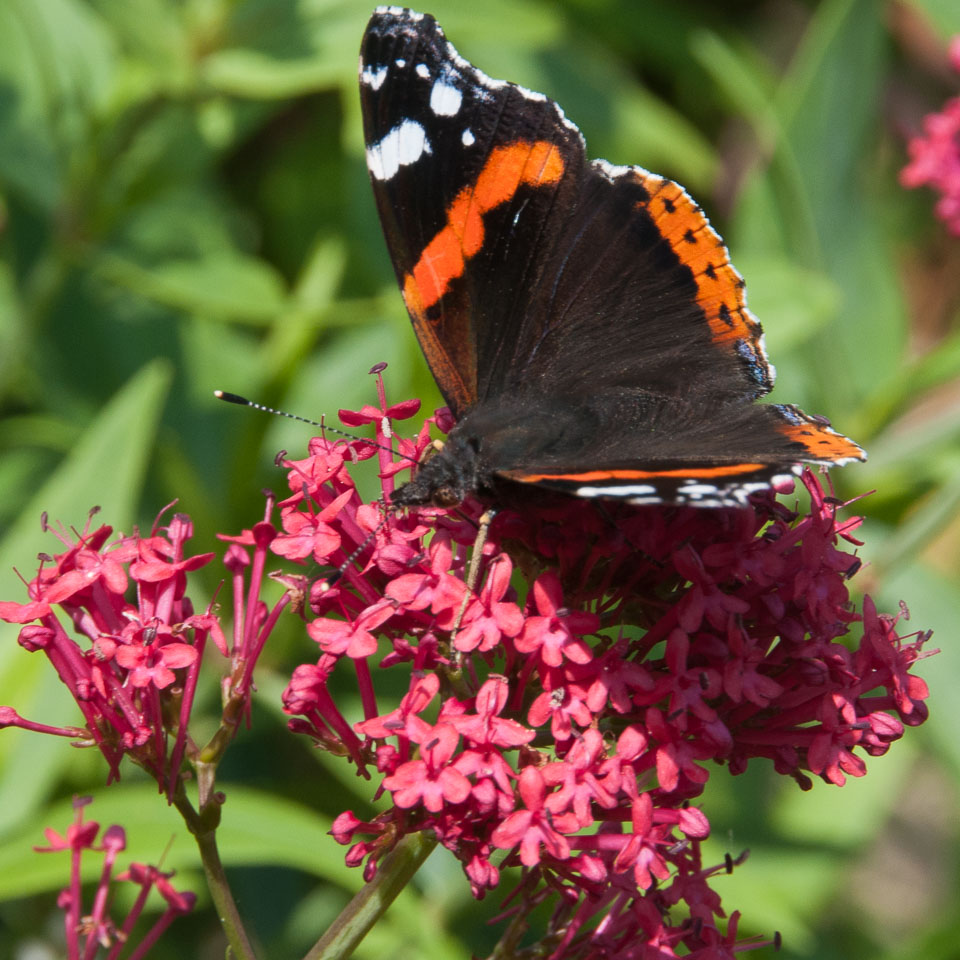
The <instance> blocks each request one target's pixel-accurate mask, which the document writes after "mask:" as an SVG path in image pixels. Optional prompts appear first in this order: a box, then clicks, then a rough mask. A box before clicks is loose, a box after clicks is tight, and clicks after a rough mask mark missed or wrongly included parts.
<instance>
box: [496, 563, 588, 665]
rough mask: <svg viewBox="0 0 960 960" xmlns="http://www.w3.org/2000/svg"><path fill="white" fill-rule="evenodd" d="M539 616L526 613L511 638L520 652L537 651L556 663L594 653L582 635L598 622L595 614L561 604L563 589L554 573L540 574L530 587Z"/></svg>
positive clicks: (576, 660)
mask: <svg viewBox="0 0 960 960" xmlns="http://www.w3.org/2000/svg"><path fill="white" fill-rule="evenodd" d="M531 596H532V597H533V603H534V606H535V607H536V609H537V613H538V614H539V616H528V617H527V620H526V623H525V624H524V626H523V632H522V633H521V634H520V635H519V636H518V637H517V639H516V640H515V641H514V643H515V646H516V648H517V650H519V651H520V652H521V653H533V652H534V651H539V653H540V658H541V660H542V661H543V662H544V663H545V664H547V665H548V666H551V667H559V666H560V665H561V664H562V663H563V660H564V657H566V659H568V660H572V661H573V662H574V663H588V662H589V661H590V660H591V659H592V658H593V654H592V653H591V651H590V647H589V646H588V645H587V644H586V643H585V642H584V641H583V640H582V639H581V636H582V635H583V634H585V633H593V632H594V631H595V630H596V629H597V627H598V626H599V625H600V619H599V617H597V616H596V615H595V614H592V613H585V612H580V611H576V610H570V609H568V608H565V607H564V606H563V591H562V589H561V587H560V581H559V579H558V578H557V576H556V574H554V573H544V574H542V575H541V576H540V577H539V578H538V579H537V580H536V582H535V583H534V584H533V588H532V590H531Z"/></svg>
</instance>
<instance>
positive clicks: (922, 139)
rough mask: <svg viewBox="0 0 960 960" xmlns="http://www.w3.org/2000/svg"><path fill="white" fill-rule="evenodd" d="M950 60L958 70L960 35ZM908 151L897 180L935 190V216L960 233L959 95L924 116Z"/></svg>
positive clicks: (959, 71) (959, 67)
mask: <svg viewBox="0 0 960 960" xmlns="http://www.w3.org/2000/svg"><path fill="white" fill-rule="evenodd" d="M950 62H951V63H952V64H953V67H954V69H955V70H956V71H957V72H958V73H960V36H958V37H954V38H953V40H952V42H951V44H950ZM907 151H908V152H909V154H910V162H909V163H908V164H907V165H906V166H905V167H904V168H903V169H902V170H901V171H900V183H901V184H902V185H903V186H904V187H910V188H912V187H922V186H929V187H931V188H932V189H933V190H936V191H937V193H939V194H940V199H939V200H938V201H937V205H936V207H935V210H936V214H937V216H938V217H939V218H940V219H941V220H942V221H943V222H944V223H945V224H946V225H947V227H948V229H949V230H950V232H951V233H952V234H954V235H956V236H958V237H960V97H953V98H952V99H951V100H948V101H947V102H946V103H945V104H944V105H943V109H942V110H940V111H939V112H938V113H930V114H928V115H927V116H926V117H924V120H923V134H922V135H921V136H917V137H914V138H913V139H911V140H910V142H909V144H908V145H907Z"/></svg>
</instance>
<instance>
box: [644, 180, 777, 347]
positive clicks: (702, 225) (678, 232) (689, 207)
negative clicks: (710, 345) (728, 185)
mask: <svg viewBox="0 0 960 960" xmlns="http://www.w3.org/2000/svg"><path fill="white" fill-rule="evenodd" d="M637 176H638V179H639V180H640V182H641V183H642V184H643V186H644V187H645V188H646V190H647V192H648V193H649V194H650V199H649V200H648V201H647V202H646V203H645V204H644V207H645V208H646V209H647V210H648V212H649V213H650V215H651V216H652V217H653V221H654V223H655V224H656V225H657V229H658V230H659V231H660V233H661V234H662V235H663V237H664V238H665V239H666V240H667V242H668V243H669V244H670V246H671V248H672V249H673V252H674V253H675V254H676V255H677V257H678V258H679V260H680V262H681V263H684V264H686V265H687V266H688V267H689V268H690V270H691V271H692V273H693V278H694V280H695V281H696V284H697V303H698V304H699V305H700V307H701V308H702V309H703V312H704V313H705V314H706V317H707V322H708V323H709V324H710V331H711V333H712V334H713V339H714V341H715V342H718V343H723V342H727V341H736V340H748V341H753V340H756V339H757V338H758V337H759V336H760V324H759V323H758V322H757V321H756V320H755V319H754V317H753V316H752V314H751V313H750V311H749V310H747V300H746V296H745V295H744V292H743V288H744V284H743V278H742V277H741V276H740V274H739V273H737V271H736V270H734V268H733V266H732V264H731V263H730V257H729V254H728V253H727V248H726V247H725V246H724V244H723V240H721V239H720V237H719V236H718V235H717V233H716V232H715V231H714V229H713V227H711V226H710V223H709V222H708V220H707V218H706V217H705V216H704V214H703V211H702V210H701V209H700V207H699V206H697V204H696V203H695V202H694V200H693V199H692V197H691V196H690V195H689V194H688V193H687V192H686V190H684V189H683V187H681V186H680V185H679V184H676V183H674V182H673V181H672V180H667V179H665V178H663V177H657V176H654V175H653V174H640V173H638V174H637Z"/></svg>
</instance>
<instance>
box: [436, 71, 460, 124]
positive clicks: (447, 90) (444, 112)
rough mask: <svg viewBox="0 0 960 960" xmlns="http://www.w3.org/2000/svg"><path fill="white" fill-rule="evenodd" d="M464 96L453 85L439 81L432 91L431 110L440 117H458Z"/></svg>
mask: <svg viewBox="0 0 960 960" xmlns="http://www.w3.org/2000/svg"><path fill="white" fill-rule="evenodd" d="M462 102H463V94H462V93H461V92H460V91H459V90H458V89H457V88H456V87H455V86H453V84H450V83H444V82H443V80H437V81H435V82H434V84H433V89H431V91H430V109H431V110H432V111H433V112H434V113H435V114H436V115H437V116H438V117H453V116H456V114H457V111H458V110H459V109H460V104H461V103H462Z"/></svg>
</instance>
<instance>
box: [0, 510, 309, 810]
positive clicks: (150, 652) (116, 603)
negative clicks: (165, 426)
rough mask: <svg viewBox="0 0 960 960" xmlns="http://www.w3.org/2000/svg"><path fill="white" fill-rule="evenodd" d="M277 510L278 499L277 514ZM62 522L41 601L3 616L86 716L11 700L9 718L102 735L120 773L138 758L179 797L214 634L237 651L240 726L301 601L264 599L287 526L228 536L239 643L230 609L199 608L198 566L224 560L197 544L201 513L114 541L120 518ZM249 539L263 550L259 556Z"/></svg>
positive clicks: (230, 707)
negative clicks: (93, 524) (41, 710)
mask: <svg viewBox="0 0 960 960" xmlns="http://www.w3.org/2000/svg"><path fill="white" fill-rule="evenodd" d="M271 509H272V504H268V507H267V510H268V513H269V512H270V510H271ZM164 512H165V511H164ZM91 516H92V515H91ZM51 532H53V533H55V535H56V536H57V537H58V538H59V539H60V540H61V542H62V543H63V545H64V547H65V549H64V551H63V552H62V553H59V554H57V555H56V556H54V557H49V556H46V555H44V556H43V557H41V565H40V569H39V570H38V572H37V574H36V576H35V577H34V578H33V579H32V580H31V581H30V583H28V584H27V591H28V594H29V597H30V599H29V600H28V602H27V603H14V602H9V601H3V602H0V620H6V621H7V622H9V623H19V624H26V625H25V626H24V627H23V628H22V629H21V631H20V635H19V643H20V645H21V646H22V647H24V648H25V649H26V650H29V651H31V652H36V651H43V653H44V654H46V656H47V658H48V659H49V661H50V663H51V665H52V666H53V667H54V669H55V670H56V671H57V674H58V675H59V677H60V679H61V681H63V683H64V684H66V686H67V688H68V689H69V690H70V693H71V694H72V695H73V697H74V699H75V701H76V703H77V706H78V708H79V709H80V712H81V713H82V715H83V718H84V721H85V726H84V727H53V726H49V725H47V724H44V723H40V722H37V721H33V720H27V719H25V718H23V717H21V716H20V715H19V714H18V713H17V711H16V710H15V709H14V708H13V707H9V706H0V727H12V726H16V727H21V728H23V729H27V730H33V731H36V732H40V733H48V734H54V735H58V736H63V737H68V738H70V739H72V740H74V741H75V743H76V744H77V745H79V746H91V745H96V746H97V747H98V748H99V749H100V751H101V753H102V754H103V756H104V757H105V759H106V761H107V763H108V765H109V770H110V773H109V777H108V782H109V781H112V780H116V779H119V777H120V761H121V760H122V758H123V757H124V756H125V755H126V756H129V757H130V758H131V759H132V760H133V762H135V763H136V764H138V765H139V766H141V767H142V768H143V769H144V770H146V771H147V772H148V773H149V774H150V775H151V776H153V777H154V779H156V781H157V783H158V784H159V786H160V788H161V789H162V790H164V791H165V792H166V793H167V796H168V797H169V798H171V799H172V798H173V796H174V793H175V791H176V790H177V788H178V786H179V785H180V784H181V782H182V781H181V776H182V769H181V768H182V765H183V761H184V759H185V756H186V755H187V754H191V755H192V756H188V757H187V759H195V755H196V754H197V749H198V748H197V746H196V744H194V743H193V742H192V741H191V740H190V739H189V734H188V722H189V718H190V713H191V710H192V708H193V700H194V696H195V693H196V689H197V681H198V678H199V672H200V664H201V661H202V659H203V652H204V649H205V647H206V643H207V640H208V639H211V640H213V642H214V644H215V645H216V647H217V649H218V650H219V651H220V652H221V653H222V654H223V655H224V656H228V657H230V659H231V664H232V668H233V669H232V672H231V675H230V676H229V677H228V678H225V681H224V704H225V707H224V718H223V723H224V729H225V730H226V731H227V732H228V733H230V734H232V732H233V731H234V730H235V729H236V725H237V723H238V722H239V720H240V719H241V717H242V715H243V713H244V711H245V710H246V709H247V704H248V697H249V692H250V688H251V684H252V671H253V667H254V665H255V663H256V660H257V657H258V656H259V653H260V651H261V649H262V647H263V643H264V642H265V640H266V638H267V636H269V634H270V631H271V629H272V627H273V625H274V624H275V622H276V619H277V617H278V616H279V614H280V611H281V610H282V609H283V608H284V607H285V606H286V605H287V604H288V603H289V601H290V596H291V594H290V593H289V592H288V593H287V594H285V595H284V597H283V600H282V601H281V602H280V603H278V604H277V605H276V607H275V609H274V610H273V611H271V612H270V613H269V615H268V613H267V610H266V607H265V606H264V604H263V602H262V601H261V600H259V590H260V585H261V582H262V579H263V571H264V566H265V562H266V557H267V547H268V545H269V543H270V540H271V539H272V538H273V536H274V535H275V533H276V531H275V530H274V528H273V527H272V525H270V524H268V523H261V524H257V525H256V526H255V527H254V528H253V530H252V531H249V532H247V533H245V534H244V535H243V536H241V537H234V538H228V537H224V538H223V539H225V540H232V541H233V542H232V543H231V546H230V547H229V548H228V549H227V552H226V556H225V558H224V563H225V565H226V567H227V568H228V570H229V571H230V572H231V573H232V575H233V587H234V615H235V616H234V637H233V642H232V644H231V645H230V646H229V647H228V644H227V641H226V638H225V637H224V635H223V632H222V630H221V627H220V620H219V618H218V617H217V616H216V615H215V614H214V613H213V612H212V610H207V611H205V612H204V613H195V612H194V609H193V605H192V603H191V601H190V598H189V596H188V594H187V589H186V587H187V575H188V574H189V573H190V572H192V571H194V570H197V569H199V568H200V567H202V566H205V565H206V564H207V563H209V562H210V561H211V560H212V559H213V558H214V554H212V553H205V554H195V555H189V554H187V553H186V551H185V547H186V543H187V541H188V540H189V539H190V537H191V536H192V535H193V525H192V523H191V522H190V519H189V517H186V516H185V515H183V514H175V515H174V516H173V517H172V518H171V520H170V522H169V523H168V524H167V525H166V526H165V527H161V526H160V522H159V519H158V521H157V523H156V524H155V525H154V529H153V530H152V531H151V533H150V535H149V536H140V535H139V534H133V535H131V536H122V535H121V536H119V537H117V538H115V539H111V536H112V533H113V531H112V528H111V527H109V526H106V525H103V526H100V527H97V528H95V529H90V523H89V521H88V525H87V528H86V529H84V530H83V531H82V533H80V534H78V535H73V534H68V533H66V532H64V531H51ZM247 547H251V548H252V550H253V559H252V561H251V558H250V555H249V553H248V550H247V549H246V548H247ZM247 574H249V581H250V587H249V590H248V588H247V586H246V580H245V577H246V575H247ZM297 579H298V578H294V580H297ZM131 588H132V590H133V594H132V595H131ZM32 621H38V622H36V623H34V622H32ZM64 621H66V622H67V623H69V624H70V626H71V627H72V633H73V634H76V635H77V636H76V637H75V636H73V635H71V632H68V630H67V629H66V627H65V625H64Z"/></svg>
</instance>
